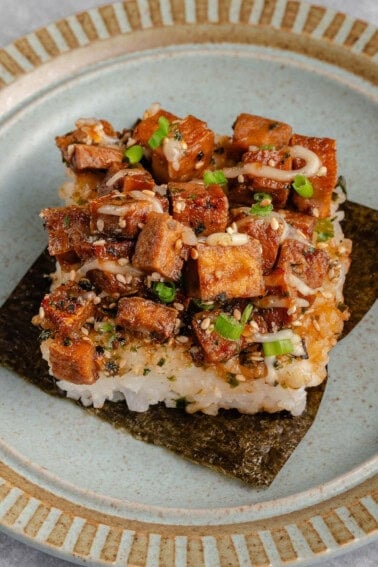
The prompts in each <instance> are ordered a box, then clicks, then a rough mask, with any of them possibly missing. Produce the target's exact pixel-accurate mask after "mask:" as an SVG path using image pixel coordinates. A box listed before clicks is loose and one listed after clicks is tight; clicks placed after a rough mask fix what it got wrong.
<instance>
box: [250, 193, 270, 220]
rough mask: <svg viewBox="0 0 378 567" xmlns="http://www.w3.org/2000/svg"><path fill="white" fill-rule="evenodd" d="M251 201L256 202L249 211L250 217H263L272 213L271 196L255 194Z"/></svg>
mask: <svg viewBox="0 0 378 567" xmlns="http://www.w3.org/2000/svg"><path fill="white" fill-rule="evenodd" d="M253 199H254V200H255V201H256V202H255V204H254V205H252V207H251V208H250V210H249V214H250V215H257V216H261V217H263V216H266V215H269V214H270V213H271V212H272V211H273V205H272V195H269V193H255V194H254V195H253Z"/></svg>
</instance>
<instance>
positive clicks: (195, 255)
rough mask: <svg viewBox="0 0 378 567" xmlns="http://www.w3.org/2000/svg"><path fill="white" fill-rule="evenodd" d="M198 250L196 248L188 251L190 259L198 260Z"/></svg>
mask: <svg viewBox="0 0 378 567" xmlns="http://www.w3.org/2000/svg"><path fill="white" fill-rule="evenodd" d="M198 256H199V254H198V250H197V249H196V248H192V249H191V251H190V257H191V258H192V260H198Z"/></svg>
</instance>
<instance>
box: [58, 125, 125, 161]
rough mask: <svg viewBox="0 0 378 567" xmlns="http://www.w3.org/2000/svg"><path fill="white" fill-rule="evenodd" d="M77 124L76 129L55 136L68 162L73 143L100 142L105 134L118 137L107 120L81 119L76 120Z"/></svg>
mask: <svg viewBox="0 0 378 567" xmlns="http://www.w3.org/2000/svg"><path fill="white" fill-rule="evenodd" d="M76 126H77V128H76V130H73V131H72V132H68V133H67V134H64V135H63V136H57V137H56V138H55V143H56V145H57V146H58V148H59V149H60V151H61V152H62V157H63V159H64V160H65V161H67V162H68V161H69V160H70V157H71V156H70V154H71V150H70V146H72V144H91V143H94V144H96V143H97V144H98V143H100V142H101V141H102V140H103V138H104V137H105V136H107V137H111V138H115V139H116V137H117V133H116V131H115V130H114V128H113V126H112V125H111V124H110V122H108V121H107V120H96V119H92V118H91V119H89V120H86V119H81V120H78V121H77V122H76Z"/></svg>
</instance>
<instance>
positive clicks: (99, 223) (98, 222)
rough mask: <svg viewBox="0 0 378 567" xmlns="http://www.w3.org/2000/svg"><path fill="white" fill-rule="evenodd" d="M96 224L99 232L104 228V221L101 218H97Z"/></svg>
mask: <svg viewBox="0 0 378 567" xmlns="http://www.w3.org/2000/svg"><path fill="white" fill-rule="evenodd" d="M96 226H97V230H98V231H99V232H102V231H103V230H104V226H105V223H104V221H103V220H102V219H98V221H97V223H96Z"/></svg>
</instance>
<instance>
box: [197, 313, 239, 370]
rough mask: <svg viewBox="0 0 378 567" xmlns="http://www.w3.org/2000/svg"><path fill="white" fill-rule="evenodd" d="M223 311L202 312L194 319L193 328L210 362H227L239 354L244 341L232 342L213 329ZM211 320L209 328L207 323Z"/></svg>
mask: <svg viewBox="0 0 378 567" xmlns="http://www.w3.org/2000/svg"><path fill="white" fill-rule="evenodd" d="M220 313H221V310H219V309H217V310H215V311H201V312H200V313H196V315H195V316H194V317H193V319H192V327H193V331H194V334H195V336H196V338H197V341H198V343H199V344H200V346H201V347H202V350H203V352H204V354H205V358H206V360H207V361H208V362H226V360H229V359H230V358H232V357H233V356H236V355H237V354H239V352H240V349H241V344H242V339H239V340H237V341H230V340H229V339H225V338H224V337H222V336H221V335H219V333H217V331H215V330H214V329H212V327H213V326H214V323H215V320H216V319H217V317H218V315H220ZM208 320H210V323H209V326H207V323H208V322H209V321H208Z"/></svg>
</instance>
